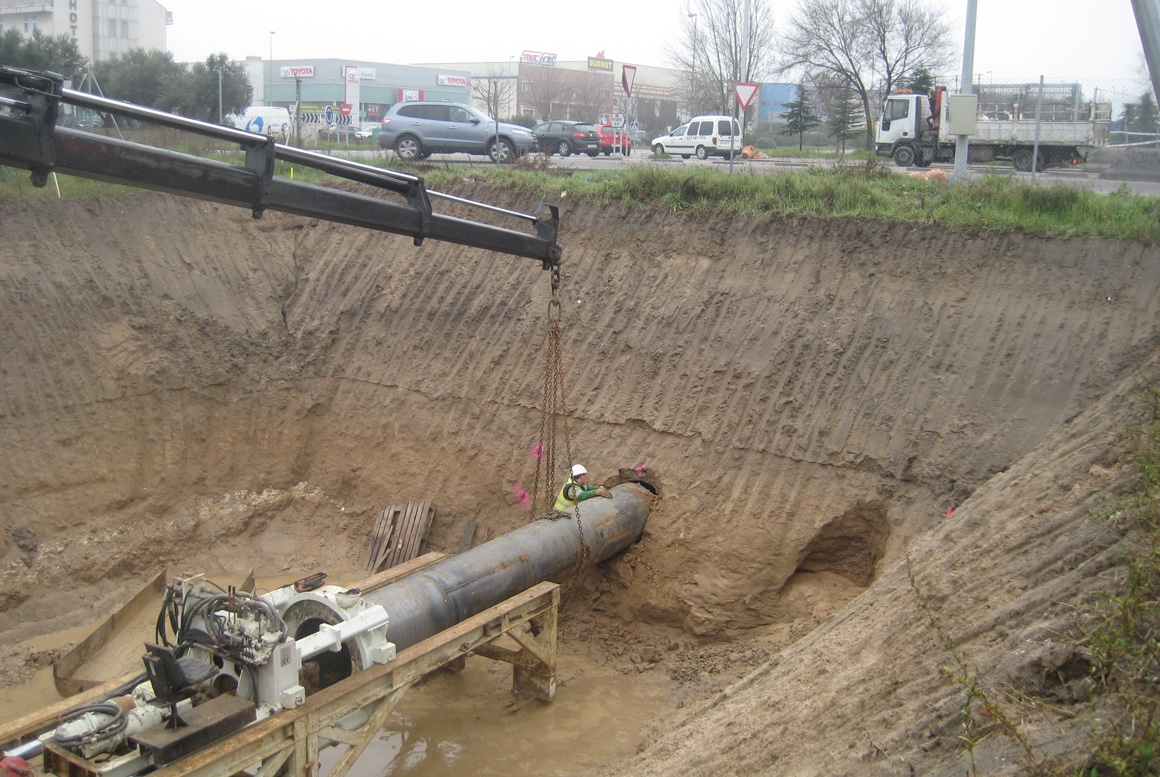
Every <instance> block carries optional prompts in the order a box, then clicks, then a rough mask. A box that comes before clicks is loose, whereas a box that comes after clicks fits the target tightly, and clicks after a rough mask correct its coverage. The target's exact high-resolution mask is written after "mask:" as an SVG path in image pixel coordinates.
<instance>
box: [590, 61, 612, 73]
mask: <svg viewBox="0 0 1160 777" xmlns="http://www.w3.org/2000/svg"><path fill="white" fill-rule="evenodd" d="M588 72H589V73H607V74H608V75H612V60H611V59H604V58H603V57H589V58H588Z"/></svg>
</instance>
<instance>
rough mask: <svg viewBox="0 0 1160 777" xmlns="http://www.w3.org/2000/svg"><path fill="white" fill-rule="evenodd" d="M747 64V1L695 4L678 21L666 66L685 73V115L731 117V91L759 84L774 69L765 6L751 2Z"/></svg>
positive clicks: (697, 1)
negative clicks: (677, 33)
mask: <svg viewBox="0 0 1160 777" xmlns="http://www.w3.org/2000/svg"><path fill="white" fill-rule="evenodd" d="M749 5H750V18H749V48H748V55H749V56H748V58H747V60H746V61H744V62H743V61H742V49H743V48H744V46H743V45H742V44H743V40H744V37H745V34H744V30H745V0H693V5H692V6H690V10H689V11H688V12H686V15H685V18H684V19H682V20H681V37H680V42H679V43H678V44H677V45H676V46H675V47H673V48H670V50H669V52H668V55H669V61H670V64H672V65H674V66H676V67H677V68H680V69H682V70H684V71H686V72H688V73H689V86H688V87H686V90H687V93H686V105H688V106H689V114H690V115H696V114H697V113H701V112H706V113H710V112H715V113H723V114H731V113H732V112H733V110H732V107H733V94H734V92H733V85H734V84H735V83H737V82H738V81H741V80H743V79H745V78H748V79H749V80H750V81H761V80H762V79H763V78H765V76H766V75H767V74H768V72H769V70H770V68H771V67H772V49H771V48H770V42H771V41H772V40H773V15H772V14H771V13H770V6H769V3H768V2H767V0H749Z"/></svg>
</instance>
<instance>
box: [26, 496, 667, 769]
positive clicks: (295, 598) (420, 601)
mask: <svg viewBox="0 0 1160 777" xmlns="http://www.w3.org/2000/svg"><path fill="white" fill-rule="evenodd" d="M611 494H612V497H611V498H610V499H589V500H587V501H585V502H582V503H580V504H579V505H578V506H577V507H576V508H575V509H574V510H572V511H570V512H569V513H553V514H552V516H550V517H547V518H541V519H539V520H537V521H534V522H532V523H530V524H528V525H526V526H523V527H521V528H519V529H516V530H515V531H512V532H510V533H509V534H506V535H504V536H501V537H498V538H496V539H494V540H491V541H490V542H487V543H484V544H482V545H480V546H478V547H475V548H473V549H471V550H468V551H466V552H464V553H461V554H459V555H457V556H452V557H449V558H446V559H444V560H442V561H440V562H438V563H436V564H434V565H433V566H430V567H428V568H426V569H424V570H421V571H419V572H415V573H413V574H411V575H409V576H407V577H403V578H402V579H400V580H398V581H396V582H394V583H391V584H389V585H386V586H384V587H382V588H379V589H377V590H374V591H372V592H369V593H366V594H364V593H363V592H361V591H360V590H359V589H357V588H343V587H342V586H338V585H330V584H327V583H326V582H325V576H324V575H322V574H316V575H312V576H310V577H307V578H303V579H301V580H298V581H296V582H295V583H293V584H289V585H286V586H283V587H281V588H278V589H276V590H273V591H270V592H269V593H266V594H262V595H260V596H258V595H255V594H252V593H248V592H243V591H238V590H235V589H234V588H232V587H231V588H228V589H225V590H223V589H221V588H220V587H218V586H215V585H214V584H213V583H210V582H208V581H206V580H205V579H204V578H203V577H202V576H200V575H199V576H196V577H186V578H181V579H178V580H176V581H174V582H173V583H171V584H170V585H169V586H168V587H167V589H166V596H165V602H164V604H163V606H162V612H161V614H160V615H159V617H158V629H157V635H158V637H157V638H158V642H159V643H160V644H153V643H146V652H145V654H144V656H143V660H144V665H145V675H144V676H143V677H139V678H136V679H135V680H134V681H133V682H131V683H128V684H127V685H126V686H123V687H122V688H120V689H117V690H115V691H113V692H112V693H109V694H106V696H105V697H104V698H101V699H98V700H96V701H95V702H93V703H90V704H88V705H86V706H83V707H79V708H76V709H74V710H72V711H70V712H68V713H66V714H64V715H61V716H60V719H59V720H60V722H59V725H57V726H56V728H55V729H54V730H52V731H48V732H46V733H44V734H42V735H41V736H40V737H39V739H37V740H32V741H30V742H25V743H23V744H22V745H21V746H19V747H17V748H13V749H10V750H9V751H8V753H9V754H10V755H20V756H22V757H26V758H27V757H32V756H33V755H35V754H37V753H38V752H39V751H40V750H41V749H42V748H43V749H44V750H45V751H46V752H45V766H46V768H45V771H46V772H48V771H52V772H55V773H57V774H60V775H62V777H76V775H78V774H84V775H89V776H90V777H98V776H99V777H129V775H134V774H140V773H143V772H146V771H152V770H155V769H158V768H161V767H163V766H165V765H166V764H170V763H173V762H174V761H177V760H178V759H180V758H184V757H185V756H187V755H189V754H190V753H191V752H193V751H194V750H197V749H200V748H203V747H205V745H207V744H212V743H220V742H221V741H222V740H226V739H228V738H230V737H232V736H234V735H235V734H238V733H240V732H243V731H245V730H247V729H248V728H251V727H254V726H255V724H260V722H262V721H265V720H267V719H277V718H278V717H279V716H280V715H286V714H290V711H292V710H294V709H296V708H299V707H302V706H303V705H304V704H306V702H307V697H309V696H311V695H313V694H316V693H319V692H321V691H323V689H329V688H331V687H332V686H335V685H337V684H338V683H341V682H342V681H343V680H345V679H347V678H351V677H352V676H356V675H358V674H359V673H360V672H365V671H368V670H372V671H373V670H374V668H375V667H376V666H377V665H385V664H388V663H390V662H392V661H394V660H395V659H396V656H397V655H398V654H399V653H401V652H402V651H404V650H406V649H408V648H411V647H413V646H416V645H418V644H419V643H421V642H423V641H424V640H429V639H430V638H431V637H435V636H436V635H439V634H441V633H442V632H445V631H447V630H449V629H452V628H453V627H455V626H456V625H457V624H462V623H464V622H465V621H467V620H468V619H471V618H472V617H473V616H477V615H479V614H480V613H484V612H485V611H488V610H489V608H494V607H496V606H497V605H500V604H501V603H504V602H505V601H509V600H512V598H513V597H516V596H518V595H520V594H522V593H525V592H527V591H529V589H532V588H533V587H535V586H537V585H538V584H542V583H545V582H550V583H557V584H558V583H562V582H564V581H565V580H568V579H569V578H572V577H574V576H576V575H578V574H579V573H581V572H583V571H584V570H585V569H587V568H589V567H591V566H593V565H595V564H597V563H599V562H601V561H604V560H606V559H609V558H611V557H613V556H615V555H616V554H618V553H620V552H621V551H623V550H625V549H626V548H628V547H629V546H631V545H632V544H634V543H635V542H637V541H638V540H639V539H640V537H641V533H642V532H643V530H644V526H645V522H646V521H647V520H648V514H649V508H650V505H651V502H652V499H653V491H652V490H651V488H649V487H646V485H643V484H641V483H636V482H628V483H622V484H621V485H618V486H616V487H614V488H612V489H611ZM554 593H555V592H554ZM555 595H556V599H555V601H557V602H558V593H556V594H555ZM554 617H555V616H554V610H553V616H552V618H553V619H552V628H553V650H554V628H555V626H554V623H555V620H554ZM170 630H172V632H173V634H172V638H171V637H170V634H169V631H170ZM529 630H531V629H530V627H529ZM525 639H526V638H525ZM460 647H461V648H467V643H464V644H463V645H461V646H460ZM483 647H486V646H480V652H481V653H482V652H483ZM465 652H473V651H471V650H466V651H465ZM553 661H554V659H553ZM442 663H446V661H442ZM438 665H440V664H439V663H438V662H436V663H432V664H431V665H430V666H429V667H427V668H425V669H424V670H422V671H430V670H431V669H434V668H436V667H437V666H438ZM517 669H518V666H517ZM385 676H388V677H389V675H385ZM553 683H554V680H553ZM553 689H554V685H553ZM336 690H339V689H336ZM400 695H401V694H400ZM211 706H213V707H214V708H215V710H216V711H215V713H214V714H213V716H212V717H213V723H212V725H210V726H209V729H210V730H209V732H208V733H206V732H205V731H203V730H202V728H204V726H201V727H199V726H200V717H199V710H204V709H208V708H209V707H211ZM372 712H373V710H371V709H370V705H366V706H364V707H358V706H357V703H356V702H351V703H350V704H348V711H347V712H346V713H345V714H344V716H343V717H342V719H340V720H338V721H337V723H336V724H335V725H336V726H337V727H338V728H346V729H355V728H358V727H360V726H363V725H364V724H367V721H368V720H372V719H373V715H372ZM202 717H204V715H202ZM384 717H385V716H384ZM271 722H272V720H271ZM380 726H381V722H378V723H377V724H376V725H375V729H376V730H377V728H378V727H380ZM282 728H287V727H286V726H283V727H282ZM187 730H188V731H189V732H190V735H191V736H192V735H193V734H194V733H196V734H197V736H196V737H194V741H193V742H192V743H190V742H186V743H184V744H182V743H181V742H180V740H182V739H183V732H186V731H187ZM340 741H341V740H339V739H336V738H335V737H334V735H333V729H332V734H331V740H329V741H326V742H324V744H335V743H339V742H340ZM359 752H361V750H360V751H359ZM261 771H263V772H264V771H265V770H261ZM209 773H211V774H212V773H215V772H213V771H212V770H211V771H210V772H209ZM220 773H222V774H227V773H230V770H229V769H225V770H224V771H221V772H220Z"/></svg>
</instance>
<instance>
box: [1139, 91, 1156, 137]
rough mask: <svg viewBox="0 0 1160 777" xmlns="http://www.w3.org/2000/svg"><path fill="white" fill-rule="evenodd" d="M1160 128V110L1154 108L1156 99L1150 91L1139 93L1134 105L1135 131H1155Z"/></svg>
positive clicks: (1150, 132)
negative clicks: (1138, 100)
mask: <svg viewBox="0 0 1160 777" xmlns="http://www.w3.org/2000/svg"><path fill="white" fill-rule="evenodd" d="M1158 129H1160V112H1157V110H1156V100H1154V99H1153V98H1152V93H1151V92H1144V94H1142V95H1140V102H1139V103H1138V104H1137V106H1136V132H1146V133H1149V134H1152V133H1155V132H1156V131H1157V130H1158Z"/></svg>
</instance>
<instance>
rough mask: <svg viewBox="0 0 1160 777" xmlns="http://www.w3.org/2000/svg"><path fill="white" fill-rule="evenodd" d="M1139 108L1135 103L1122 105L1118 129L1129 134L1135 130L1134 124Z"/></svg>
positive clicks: (1137, 119)
mask: <svg viewBox="0 0 1160 777" xmlns="http://www.w3.org/2000/svg"><path fill="white" fill-rule="evenodd" d="M1139 116H1140V106H1139V105H1137V104H1136V103H1124V108H1123V110H1121V111H1120V129H1122V130H1123V131H1124V132H1131V131H1133V130H1134V129H1135V128H1136V122H1137V121H1139Z"/></svg>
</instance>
